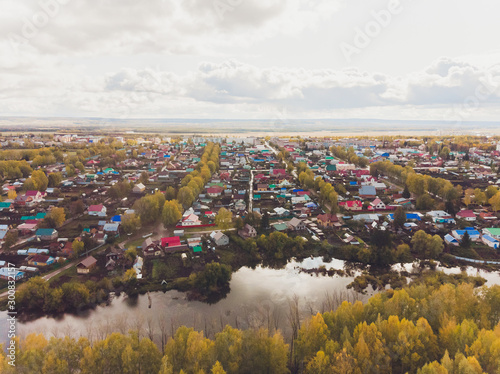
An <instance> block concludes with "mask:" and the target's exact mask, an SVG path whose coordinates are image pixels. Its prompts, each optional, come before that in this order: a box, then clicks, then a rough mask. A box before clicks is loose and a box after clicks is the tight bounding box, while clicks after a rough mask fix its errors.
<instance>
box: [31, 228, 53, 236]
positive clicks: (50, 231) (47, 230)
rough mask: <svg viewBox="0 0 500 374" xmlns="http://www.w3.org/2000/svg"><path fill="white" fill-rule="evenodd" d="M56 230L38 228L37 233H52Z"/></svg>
mask: <svg viewBox="0 0 500 374" xmlns="http://www.w3.org/2000/svg"><path fill="white" fill-rule="evenodd" d="M54 231H56V230H55V229H38V230H36V235H52V234H53V233H54Z"/></svg>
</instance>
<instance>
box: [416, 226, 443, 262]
mask: <svg viewBox="0 0 500 374" xmlns="http://www.w3.org/2000/svg"><path fill="white" fill-rule="evenodd" d="M411 244H412V245H413V251H414V252H416V253H419V254H420V255H424V256H425V258H429V259H434V258H436V257H437V256H438V255H439V254H440V253H441V252H442V251H443V248H444V244H443V239H441V237H440V236H439V235H434V236H432V235H430V234H427V233H426V232H425V231H423V230H419V231H417V232H416V233H415V235H413V238H412V239H411Z"/></svg>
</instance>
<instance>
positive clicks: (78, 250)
mask: <svg viewBox="0 0 500 374" xmlns="http://www.w3.org/2000/svg"><path fill="white" fill-rule="evenodd" d="M71 248H72V249H73V257H75V258H76V257H78V256H79V255H80V254H82V253H83V251H84V248H85V244H84V243H83V242H82V241H81V240H79V239H75V240H73V243H72V244H71Z"/></svg>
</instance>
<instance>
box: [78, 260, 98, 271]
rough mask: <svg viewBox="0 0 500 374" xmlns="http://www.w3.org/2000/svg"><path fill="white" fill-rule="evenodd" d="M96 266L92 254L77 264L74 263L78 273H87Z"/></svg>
mask: <svg viewBox="0 0 500 374" xmlns="http://www.w3.org/2000/svg"><path fill="white" fill-rule="evenodd" d="M96 266H97V260H96V259H95V257H94V256H89V257H87V258H86V259H84V260H82V261H80V263H79V264H78V265H76V272H77V273H78V274H88V273H90V271H91V270H92V269H94V268H95V267H96Z"/></svg>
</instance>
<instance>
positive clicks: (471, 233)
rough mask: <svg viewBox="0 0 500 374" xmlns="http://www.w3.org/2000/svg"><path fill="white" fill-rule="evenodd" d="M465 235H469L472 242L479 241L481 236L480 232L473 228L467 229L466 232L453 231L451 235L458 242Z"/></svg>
mask: <svg viewBox="0 0 500 374" xmlns="http://www.w3.org/2000/svg"><path fill="white" fill-rule="evenodd" d="M465 233H468V234H469V237H470V239H471V240H472V241H478V240H479V239H480V236H481V234H480V232H479V231H477V230H476V229H474V228H472V227H467V228H466V229H464V230H453V231H452V232H451V235H453V237H454V238H455V239H457V240H462V239H463V237H464V235H465Z"/></svg>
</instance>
